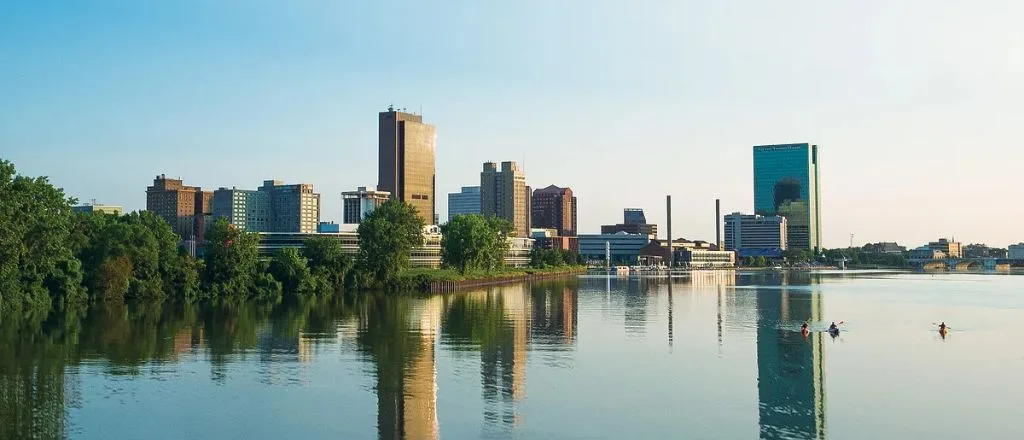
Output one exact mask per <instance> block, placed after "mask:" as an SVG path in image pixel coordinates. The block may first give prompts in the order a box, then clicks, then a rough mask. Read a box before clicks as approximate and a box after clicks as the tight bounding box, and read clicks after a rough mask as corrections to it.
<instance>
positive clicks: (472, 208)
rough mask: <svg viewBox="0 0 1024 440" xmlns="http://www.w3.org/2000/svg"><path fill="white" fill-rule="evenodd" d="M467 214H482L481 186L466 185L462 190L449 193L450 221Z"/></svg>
mask: <svg viewBox="0 0 1024 440" xmlns="http://www.w3.org/2000/svg"><path fill="white" fill-rule="evenodd" d="M467 214H480V187H479V186H464V187H462V191H461V192H457V193H449V194H448V221H451V220H452V217H455V216H457V215H467Z"/></svg>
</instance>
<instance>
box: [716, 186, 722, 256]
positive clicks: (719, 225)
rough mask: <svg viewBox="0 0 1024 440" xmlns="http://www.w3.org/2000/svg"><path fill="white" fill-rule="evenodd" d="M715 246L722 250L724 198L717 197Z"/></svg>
mask: <svg viewBox="0 0 1024 440" xmlns="http://www.w3.org/2000/svg"><path fill="white" fill-rule="evenodd" d="M715 246H718V250H722V200H721V199H715Z"/></svg>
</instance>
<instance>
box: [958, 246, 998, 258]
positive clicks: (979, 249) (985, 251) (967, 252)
mask: <svg viewBox="0 0 1024 440" xmlns="http://www.w3.org/2000/svg"><path fill="white" fill-rule="evenodd" d="M963 254H964V258H1006V249H999V248H990V247H988V246H985V245H983V244H969V245H967V246H964V247H963Z"/></svg>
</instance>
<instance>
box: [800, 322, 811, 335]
mask: <svg viewBox="0 0 1024 440" xmlns="http://www.w3.org/2000/svg"><path fill="white" fill-rule="evenodd" d="M810 332H811V331H810V330H808V329H807V322H804V325H801V326H800V333H801V334H803V335H804V336H805V337H806V336H807V334H808V333H810Z"/></svg>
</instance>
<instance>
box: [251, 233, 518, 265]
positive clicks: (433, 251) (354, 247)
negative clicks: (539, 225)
mask: <svg viewBox="0 0 1024 440" xmlns="http://www.w3.org/2000/svg"><path fill="white" fill-rule="evenodd" d="M313 237H329V238H332V239H335V240H338V241H340V242H341V248H342V251H343V252H345V254H347V255H350V256H352V257H353V258H354V257H355V256H357V255H359V234H358V233H356V232H354V231H341V232H329V233H304V232H261V233H259V238H260V242H259V245H258V249H259V255H260V257H262V258H270V257H272V256H273V255H274V253H275V252H277V251H278V250H280V249H284V248H296V249H302V247H303V246H304V245H305V242H306V240H308V239H310V238H313ZM532 250H533V240H532V239H529V238H524V237H510V238H509V249H508V252H507V253H506V254H505V265H506V266H509V267H525V266H528V265H529V264H530V252H531V251H532ZM410 260H411V261H410V262H411V263H412V266H413V267H424V268H432V269H437V268H440V267H441V228H440V227H438V226H437V225H428V226H424V227H423V245H422V246H418V247H416V248H414V249H413V250H412V252H411V253H410Z"/></svg>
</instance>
